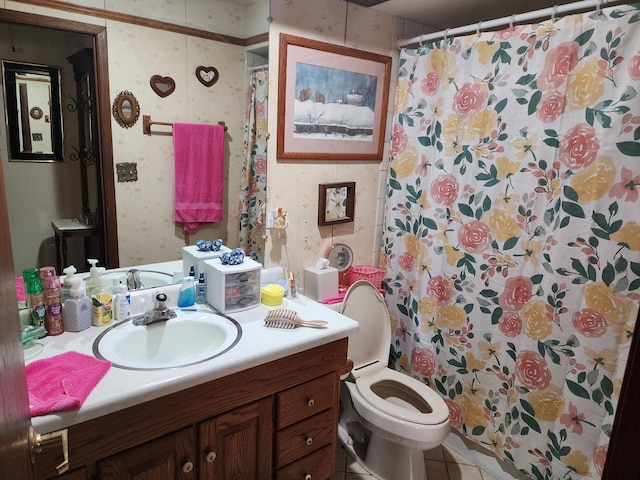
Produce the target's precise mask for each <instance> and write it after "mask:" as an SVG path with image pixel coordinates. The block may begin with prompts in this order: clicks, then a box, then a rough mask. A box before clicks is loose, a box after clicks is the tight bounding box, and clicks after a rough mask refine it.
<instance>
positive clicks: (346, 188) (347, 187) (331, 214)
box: [318, 182, 356, 226]
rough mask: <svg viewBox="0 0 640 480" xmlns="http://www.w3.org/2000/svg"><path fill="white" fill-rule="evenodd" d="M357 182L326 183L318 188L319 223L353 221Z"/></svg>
mask: <svg viewBox="0 0 640 480" xmlns="http://www.w3.org/2000/svg"><path fill="white" fill-rule="evenodd" d="M355 206H356V182H342V183H325V184H320V185H319V188H318V225H319V226H324V225H335V224H339V223H348V222H353V220H354V218H355Z"/></svg>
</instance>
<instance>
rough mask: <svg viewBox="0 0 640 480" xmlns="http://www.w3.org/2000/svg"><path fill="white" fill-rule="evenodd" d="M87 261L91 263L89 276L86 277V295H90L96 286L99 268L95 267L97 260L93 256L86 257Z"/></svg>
mask: <svg viewBox="0 0 640 480" xmlns="http://www.w3.org/2000/svg"><path fill="white" fill-rule="evenodd" d="M87 263H88V264H89V265H91V268H90V269H89V278H87V280H86V283H87V288H86V290H87V296H88V297H92V296H93V294H94V291H95V290H96V288H98V276H99V275H100V269H99V268H98V267H97V265H98V260H96V259H95V258H88V259H87Z"/></svg>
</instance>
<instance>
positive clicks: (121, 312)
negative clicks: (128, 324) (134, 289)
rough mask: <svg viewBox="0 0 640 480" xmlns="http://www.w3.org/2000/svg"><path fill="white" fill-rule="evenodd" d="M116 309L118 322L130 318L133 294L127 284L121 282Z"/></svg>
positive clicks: (115, 304)
mask: <svg viewBox="0 0 640 480" xmlns="http://www.w3.org/2000/svg"><path fill="white" fill-rule="evenodd" d="M114 310H115V314H114V318H115V320H116V322H120V321H122V320H128V319H129V318H130V317H131V294H130V293H129V290H127V286H126V285H122V284H120V291H119V292H118V294H117V295H116V299H115V303H114Z"/></svg>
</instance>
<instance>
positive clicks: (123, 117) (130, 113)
mask: <svg viewBox="0 0 640 480" xmlns="http://www.w3.org/2000/svg"><path fill="white" fill-rule="evenodd" d="M111 112H112V113H113V118H115V119H116V122H118V125H120V126H121V127H123V128H130V127H131V126H133V125H134V124H135V123H136V122H137V121H138V117H139V116H140V105H139V104H138V100H136V97H135V96H134V95H133V93H131V92H130V91H128V90H125V91H123V92H120V93H119V94H118V96H117V97H116V99H115V100H114V101H113V107H111Z"/></svg>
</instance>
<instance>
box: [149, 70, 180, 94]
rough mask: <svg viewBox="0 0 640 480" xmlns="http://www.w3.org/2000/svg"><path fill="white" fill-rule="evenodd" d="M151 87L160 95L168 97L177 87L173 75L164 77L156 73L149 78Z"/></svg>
mask: <svg viewBox="0 0 640 480" xmlns="http://www.w3.org/2000/svg"><path fill="white" fill-rule="evenodd" d="M149 83H150V84H151V88H152V90H153V91H154V92H156V93H157V94H158V96H159V97H162V98H164V97H168V96H169V95H171V94H172V93H173V91H174V90H175V89H176V82H175V81H174V80H173V78H171V77H162V76H160V75H154V76H152V77H151V79H150V80H149Z"/></svg>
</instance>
